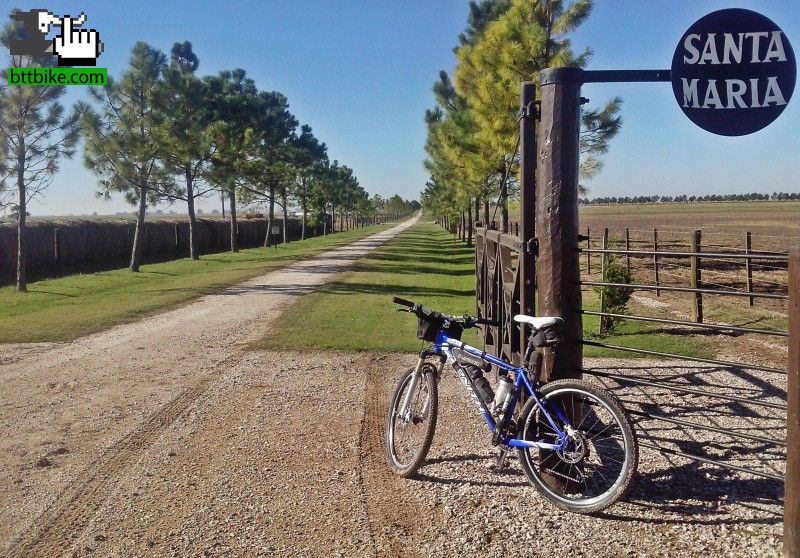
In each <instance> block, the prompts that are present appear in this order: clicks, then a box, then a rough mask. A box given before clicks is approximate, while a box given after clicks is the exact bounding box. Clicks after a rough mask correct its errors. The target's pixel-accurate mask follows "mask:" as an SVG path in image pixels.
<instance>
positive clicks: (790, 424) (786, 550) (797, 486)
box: [783, 247, 800, 558]
mask: <svg viewBox="0 0 800 558" xmlns="http://www.w3.org/2000/svg"><path fill="white" fill-rule="evenodd" d="M787 382H788V383H787V389H786V404H787V407H788V409H787V414H786V442H787V447H786V477H785V479H784V483H783V490H784V493H783V502H784V507H783V555H784V556H785V557H786V558H789V557H790V556H791V557H797V556H800V248H798V247H795V248H794V249H793V250H792V252H791V255H790V257H789V377H788V379H787Z"/></svg>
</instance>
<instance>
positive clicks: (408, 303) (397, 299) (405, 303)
mask: <svg viewBox="0 0 800 558" xmlns="http://www.w3.org/2000/svg"><path fill="white" fill-rule="evenodd" d="M392 302H394V303H395V304H399V305H400V306H408V307H409V308H413V307H414V303H413V302H411V301H410V300H406V299H404V298H400V297H394V299H392Z"/></svg>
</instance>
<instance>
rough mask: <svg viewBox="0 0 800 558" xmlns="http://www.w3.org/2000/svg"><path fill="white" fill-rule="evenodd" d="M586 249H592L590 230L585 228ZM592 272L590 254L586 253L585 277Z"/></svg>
mask: <svg viewBox="0 0 800 558" xmlns="http://www.w3.org/2000/svg"><path fill="white" fill-rule="evenodd" d="M586 249H587V250H591V249H592V229H591V228H589V227H586ZM591 272H592V253H591V252H586V275H589V274H590V273H591Z"/></svg>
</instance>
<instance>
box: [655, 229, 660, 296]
mask: <svg viewBox="0 0 800 558" xmlns="http://www.w3.org/2000/svg"><path fill="white" fill-rule="evenodd" d="M653 273H654V274H655V284H656V287H657V286H658V285H660V283H659V281H658V229H653ZM656 296H661V291H660V290H659V289H656Z"/></svg>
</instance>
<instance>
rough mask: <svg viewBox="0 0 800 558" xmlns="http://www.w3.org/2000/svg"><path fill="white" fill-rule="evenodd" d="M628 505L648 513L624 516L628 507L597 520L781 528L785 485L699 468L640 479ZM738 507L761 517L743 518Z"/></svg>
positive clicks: (676, 468)
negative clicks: (735, 509)
mask: <svg viewBox="0 0 800 558" xmlns="http://www.w3.org/2000/svg"><path fill="white" fill-rule="evenodd" d="M701 467H702V468H701ZM698 481H699V482H698ZM624 501H625V503H627V504H628V507H630V508H633V509H634V510H635V509H636V508H641V509H643V512H642V513H641V514H639V513H635V512H633V513H624V512H621V511H620V509H624V508H620V507H619V506H615V507H613V508H611V509H610V511H605V512H600V513H598V514H596V517H599V518H603V519H613V520H622V521H639V522H642V523H651V524H664V525H669V524H672V525H677V524H690V525H739V524H749V525H776V524H780V523H782V522H783V514H782V510H783V504H782V502H783V483H782V482H780V481H777V480H773V479H766V478H739V477H735V476H733V475H732V474H730V473H729V472H728V471H726V470H724V469H720V468H708V467H707V466H703V465H702V464H699V463H687V464H685V465H680V466H672V467H669V468H665V469H659V470H656V471H652V472H650V473H644V474H640V475H639V476H638V478H637V480H636V484H635V485H634V487H633V489H632V491H631V493H630V494H629V495H628V496H627V497H626V498H625V500H624ZM735 506H742V507H746V508H749V509H751V510H752V511H754V512H756V513H752V514H749V515H750V517H747V518H743V517H742V515H741V513H736V512H733V511H732V510H731V508H732V507H735ZM770 508H773V509H770ZM653 512H656V513H655V514H654V513H653ZM659 512H660V513H659ZM654 515H656V516H659V515H660V517H654ZM671 515H672V516H680V517H670V516H671Z"/></svg>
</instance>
